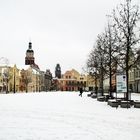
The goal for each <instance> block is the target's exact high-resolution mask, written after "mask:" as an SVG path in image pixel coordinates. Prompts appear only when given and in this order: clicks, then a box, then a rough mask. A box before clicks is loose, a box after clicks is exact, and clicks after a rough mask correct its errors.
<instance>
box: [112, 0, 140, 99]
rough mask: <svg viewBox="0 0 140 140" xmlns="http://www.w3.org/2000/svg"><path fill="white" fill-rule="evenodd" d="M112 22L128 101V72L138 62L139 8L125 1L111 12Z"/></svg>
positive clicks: (129, 1)
mask: <svg viewBox="0 0 140 140" xmlns="http://www.w3.org/2000/svg"><path fill="white" fill-rule="evenodd" d="M112 15H113V16H112V17H113V21H114V24H115V28H116V33H117V41H118V46H119V49H118V51H119V61H118V65H119V66H120V67H121V68H122V69H123V70H124V71H125V72H126V77H127V80H126V81H127V93H126V100H128V99H129V93H128V91H129V85H128V81H129V74H128V72H129V70H130V68H131V67H132V66H133V65H135V64H136V62H137V61H138V58H139V57H138V55H137V53H136V52H137V49H138V43H139V41H140V39H139V35H138V34H139V31H140V30H139V29H138V22H139V20H140V13H139V7H138V6H137V5H132V1H131V0H126V1H125V3H124V4H120V5H119V6H118V7H117V8H116V9H115V10H113V14H112Z"/></svg>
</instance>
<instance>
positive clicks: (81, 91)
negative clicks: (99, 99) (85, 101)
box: [79, 87, 83, 97]
mask: <svg viewBox="0 0 140 140" xmlns="http://www.w3.org/2000/svg"><path fill="white" fill-rule="evenodd" d="M82 93H83V88H82V87H80V94H79V96H81V97H82Z"/></svg>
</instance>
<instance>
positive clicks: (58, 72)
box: [55, 64, 61, 78]
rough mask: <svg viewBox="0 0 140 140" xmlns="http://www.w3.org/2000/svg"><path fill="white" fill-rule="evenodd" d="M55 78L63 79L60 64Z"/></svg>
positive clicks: (57, 66) (56, 68)
mask: <svg viewBox="0 0 140 140" xmlns="http://www.w3.org/2000/svg"><path fill="white" fill-rule="evenodd" d="M55 77H57V78H61V67H60V65H59V64H57V65H56V67H55Z"/></svg>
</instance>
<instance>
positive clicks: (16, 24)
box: [0, 0, 139, 73]
mask: <svg viewBox="0 0 140 140" xmlns="http://www.w3.org/2000/svg"><path fill="white" fill-rule="evenodd" d="M121 1H123V0H0V48H1V49H0V57H6V58H8V59H9V63H10V64H13V63H16V64H17V66H18V65H24V63H25V53H26V50H27V49H28V43H29V41H30V40H31V42H32V45H33V50H34V52H35V62H36V63H37V64H38V65H39V67H40V69H41V70H46V69H50V70H51V72H52V73H54V70H55V66H56V64H57V63H59V64H60V66H61V69H62V73H64V72H65V71H66V70H70V69H72V68H74V69H76V70H78V71H79V72H82V67H84V65H85V63H86V60H87V56H88V54H89V52H90V50H91V49H92V47H93V44H94V42H95V40H96V37H97V35H98V34H100V33H101V32H102V31H103V30H104V27H105V25H106V21H107V17H106V15H108V14H110V13H111V11H112V9H113V8H115V7H116V5H117V4H119V3H120V2H121ZM137 1H139V0H137Z"/></svg>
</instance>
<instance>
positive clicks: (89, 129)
mask: <svg viewBox="0 0 140 140" xmlns="http://www.w3.org/2000/svg"><path fill="white" fill-rule="evenodd" d="M78 94H79V93H78V92H47V93H45V92H44V93H27V94H26V93H24V94H17V93H16V94H0V140H139V139H140V109H137V108H133V107H132V108H130V109H124V108H120V107H119V108H118V109H116V108H112V107H110V106H108V105H107V103H106V102H98V101H97V100H96V99H92V98H90V97H87V95H86V94H87V93H84V95H83V97H79V96H78ZM133 98H135V99H139V100H140V95H138V94H133Z"/></svg>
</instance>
